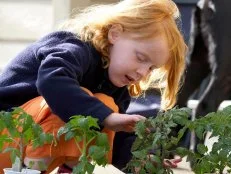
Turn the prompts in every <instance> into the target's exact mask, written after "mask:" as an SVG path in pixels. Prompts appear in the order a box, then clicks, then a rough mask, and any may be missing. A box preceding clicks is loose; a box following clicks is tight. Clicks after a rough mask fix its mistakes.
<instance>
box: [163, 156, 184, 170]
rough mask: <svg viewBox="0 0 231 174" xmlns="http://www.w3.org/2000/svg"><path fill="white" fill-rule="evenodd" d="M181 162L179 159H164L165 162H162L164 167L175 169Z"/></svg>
mask: <svg viewBox="0 0 231 174" xmlns="http://www.w3.org/2000/svg"><path fill="white" fill-rule="evenodd" d="M181 161H182V159H181V158H179V159H171V160H168V159H166V160H164V166H165V167H171V168H176V167H177V164H178V163H179V162H181Z"/></svg>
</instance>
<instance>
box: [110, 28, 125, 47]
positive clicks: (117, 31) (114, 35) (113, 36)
mask: <svg viewBox="0 0 231 174" xmlns="http://www.w3.org/2000/svg"><path fill="white" fill-rule="evenodd" d="M122 32H123V27H122V26H121V25H120V24H113V25H112V26H111V28H110V29H109V31H108V40H109V42H110V43H111V44H114V43H115V42H116V41H117V39H118V38H119V37H120V35H121V34H122Z"/></svg>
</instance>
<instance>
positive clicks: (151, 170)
mask: <svg viewBox="0 0 231 174" xmlns="http://www.w3.org/2000/svg"><path fill="white" fill-rule="evenodd" d="M145 168H146V169H147V171H149V173H154V171H155V166H154V164H153V163H151V162H150V161H146V163H145Z"/></svg>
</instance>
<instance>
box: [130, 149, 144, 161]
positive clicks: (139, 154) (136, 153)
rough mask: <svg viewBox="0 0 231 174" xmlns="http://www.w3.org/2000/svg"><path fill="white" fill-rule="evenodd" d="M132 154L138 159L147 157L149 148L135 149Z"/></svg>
mask: <svg viewBox="0 0 231 174" xmlns="http://www.w3.org/2000/svg"><path fill="white" fill-rule="evenodd" d="M132 155H134V157H136V158H138V159H145V158H146V156H147V150H146V149H142V150H139V151H134V152H132Z"/></svg>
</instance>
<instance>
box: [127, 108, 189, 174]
mask: <svg viewBox="0 0 231 174" xmlns="http://www.w3.org/2000/svg"><path fill="white" fill-rule="evenodd" d="M190 112H191V110H190V109H188V108H181V109H177V108H173V109H171V110H169V111H167V112H159V113H158V114H157V116H156V117H150V118H148V119H146V120H142V121H140V122H138V123H137V125H136V128H135V133H136V135H137V138H136V140H135V142H134V143H133V145H132V149H131V152H132V155H133V156H132V159H131V161H130V162H129V163H128V164H127V166H126V170H127V171H129V172H132V173H135V174H146V173H149V174H154V173H158V174H162V173H163V174H165V173H173V172H172V170H171V168H170V167H164V166H163V161H164V160H165V159H167V158H168V157H169V154H170V153H175V150H174V148H176V146H177V144H178V142H179V141H180V139H181V138H182V136H183V135H184V133H185V131H186V129H187V126H186V125H187V124H188V123H189V120H188V117H189V115H190ZM178 124H180V125H181V126H182V127H183V128H182V129H181V130H180V131H179V132H178V133H177V134H175V135H173V134H172V131H173V128H175V127H176V126H177V125H178Z"/></svg>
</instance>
